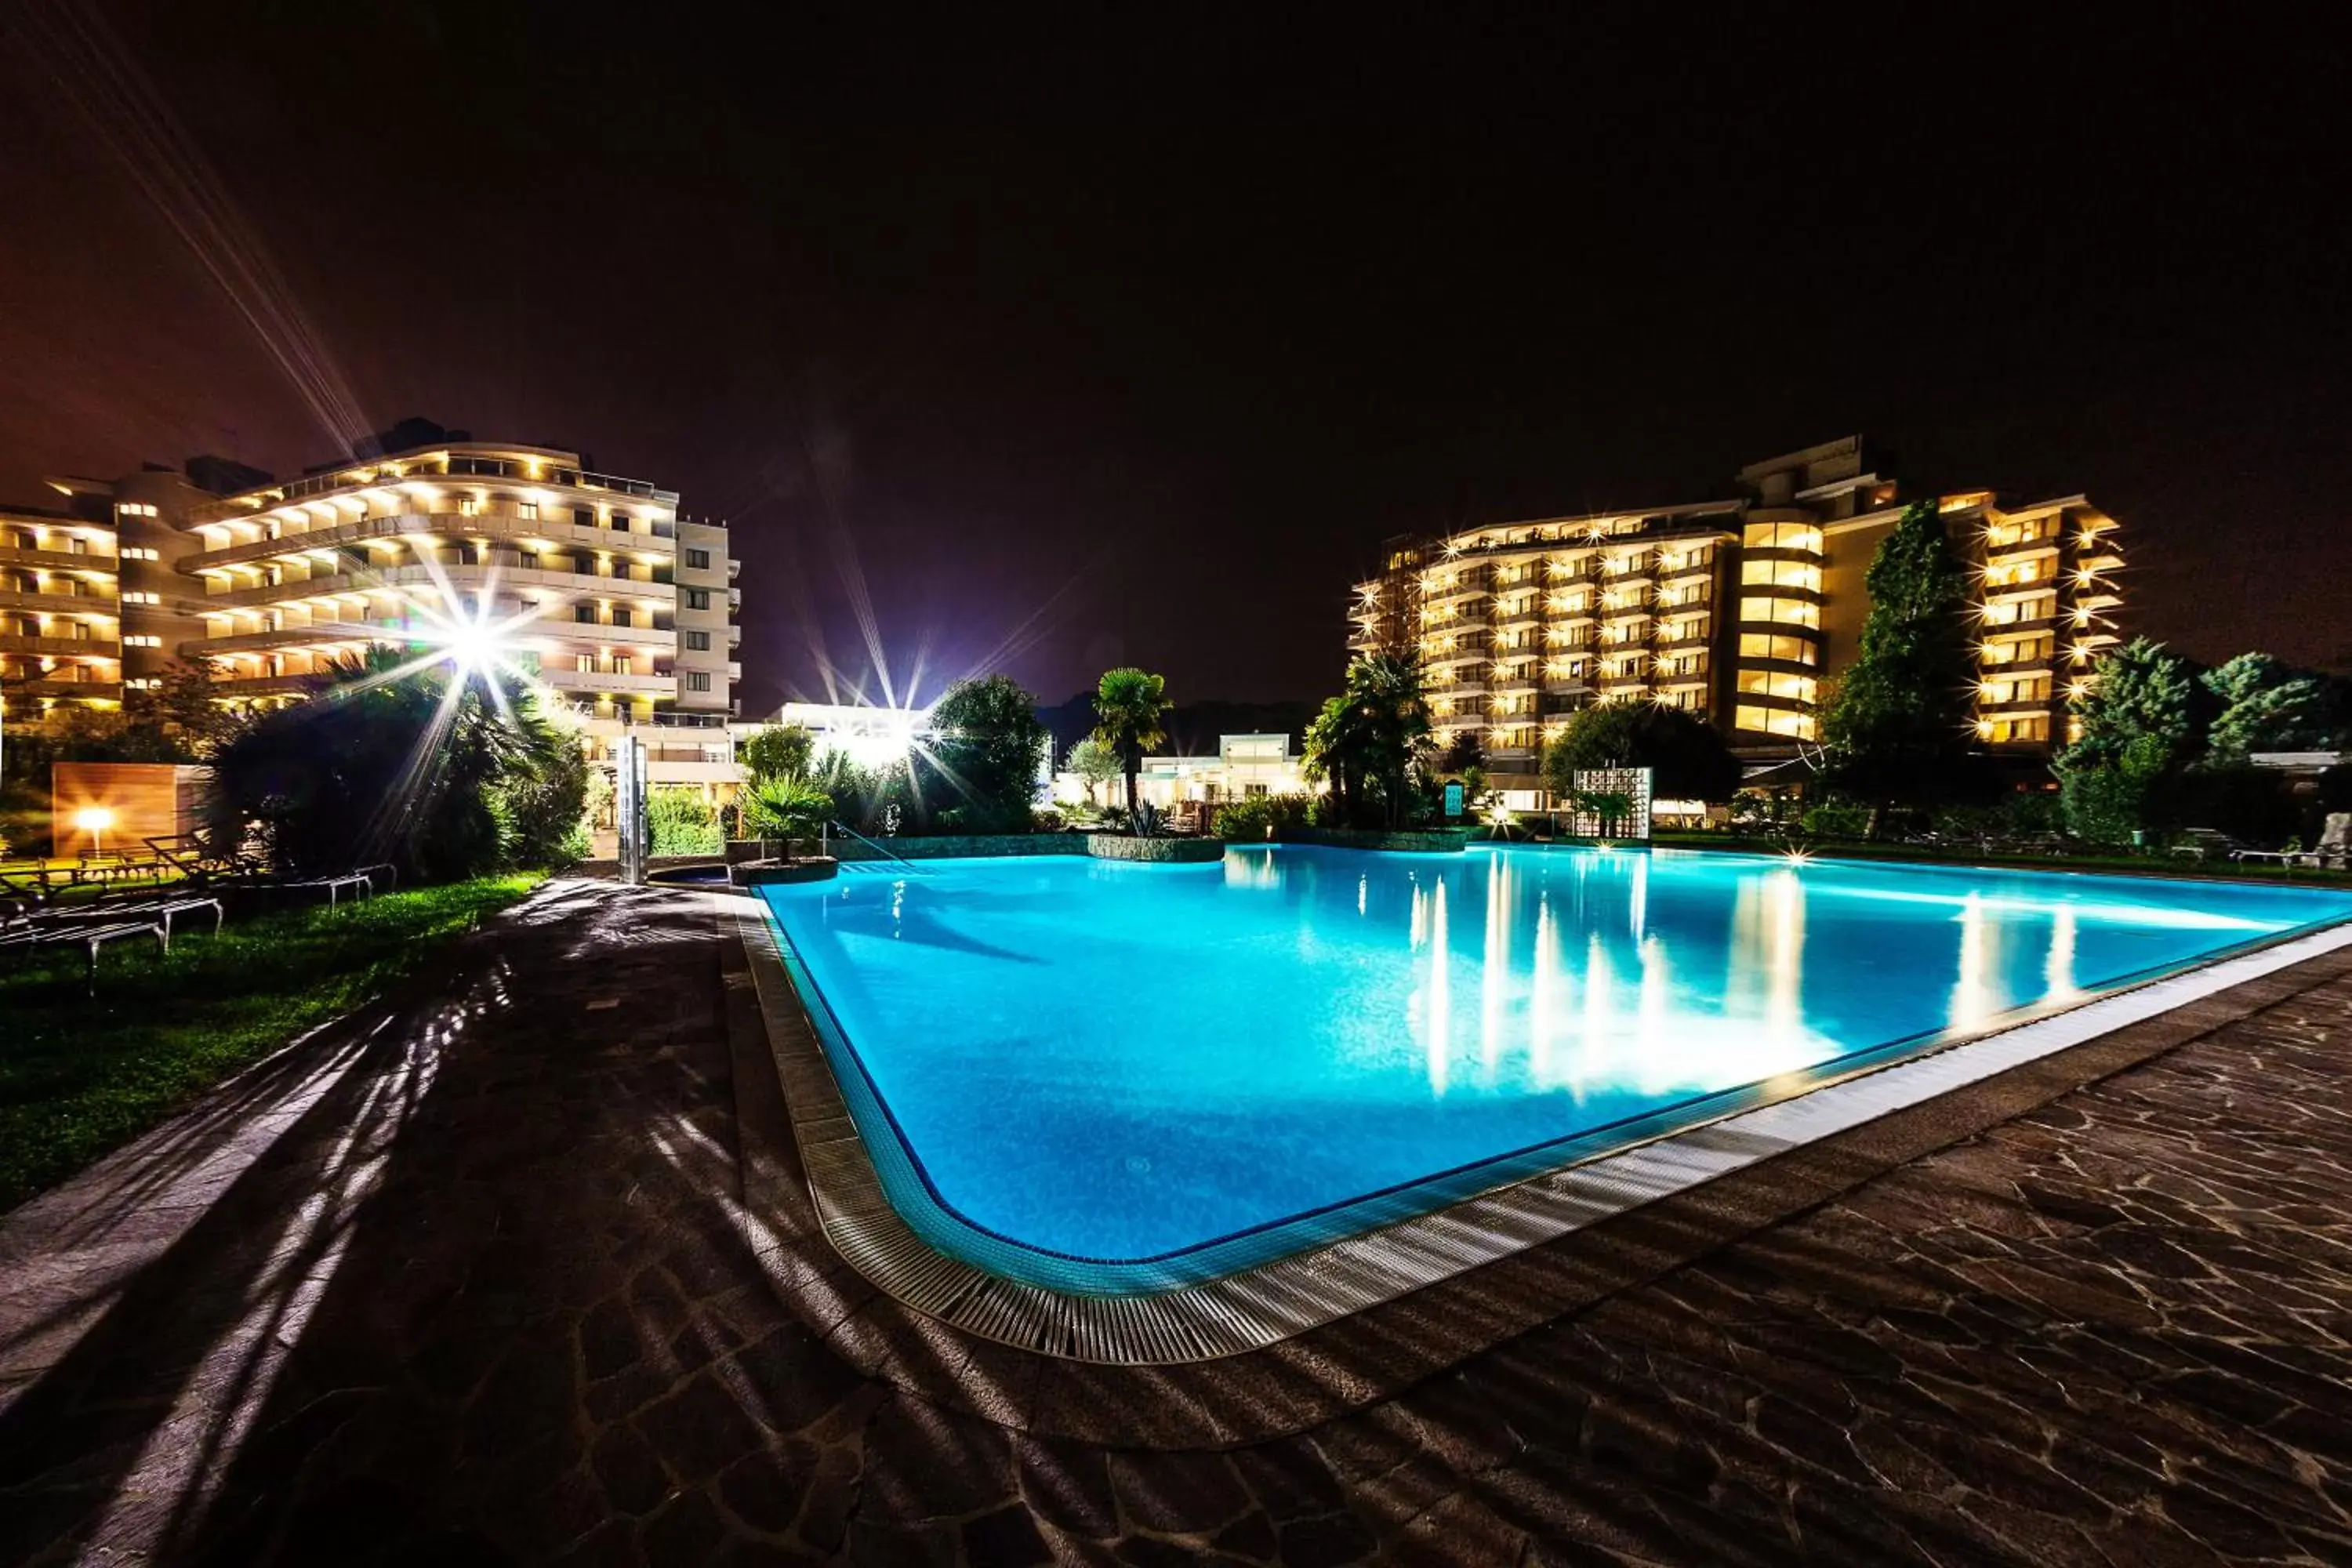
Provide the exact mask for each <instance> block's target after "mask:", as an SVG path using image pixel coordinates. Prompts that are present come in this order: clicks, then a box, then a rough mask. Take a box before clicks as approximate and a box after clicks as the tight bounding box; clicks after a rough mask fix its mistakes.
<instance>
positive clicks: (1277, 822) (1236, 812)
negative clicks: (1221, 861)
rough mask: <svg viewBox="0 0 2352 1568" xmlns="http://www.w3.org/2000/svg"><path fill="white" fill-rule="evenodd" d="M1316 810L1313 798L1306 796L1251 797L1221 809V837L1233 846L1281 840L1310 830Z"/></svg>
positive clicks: (1217, 819)
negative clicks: (1303, 829) (1288, 834)
mask: <svg viewBox="0 0 2352 1568" xmlns="http://www.w3.org/2000/svg"><path fill="white" fill-rule="evenodd" d="M1312 807H1313V801H1312V799H1311V797H1309V796H1307V795H1248V796H1245V797H1244V798H1243V799H1240V800H1236V801H1233V802H1230V803H1229V804H1227V805H1221V806H1219V807H1218V808H1217V816H1216V830H1217V837H1220V838H1222V839H1224V840H1225V841H1226V842H1227V843H1229V844H1248V843H1255V842H1257V841H1259V840H1261V839H1267V838H1279V837H1282V835H1283V834H1285V833H1286V832H1288V831H1290V830H1291V829H1292V828H1297V827H1304V826H1307V819H1308V817H1309V816H1310V815H1311V812H1312Z"/></svg>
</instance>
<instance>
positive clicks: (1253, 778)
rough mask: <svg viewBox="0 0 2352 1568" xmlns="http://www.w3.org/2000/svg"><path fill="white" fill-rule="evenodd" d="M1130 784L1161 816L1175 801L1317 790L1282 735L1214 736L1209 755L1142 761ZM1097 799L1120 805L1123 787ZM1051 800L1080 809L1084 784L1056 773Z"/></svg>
mask: <svg viewBox="0 0 2352 1568" xmlns="http://www.w3.org/2000/svg"><path fill="white" fill-rule="evenodd" d="M1135 783H1136V793H1137V795H1139V797H1140V798H1142V799H1144V800H1147V801H1150V803H1151V804H1152V805H1154V806H1157V807H1158V808H1160V810H1162V811H1165V810H1167V809H1168V808H1169V807H1171V806H1173V805H1176V804H1177V803H1178V802H1180V801H1188V800H1191V801H1199V802H1201V803H1202V804H1203V805H1217V804H1219V803H1221V802H1223V801H1229V800H1240V799H1242V798H1244V796H1248V795H1298V794H1304V793H1307V792H1308V791H1310V790H1311V789H1313V788H1316V787H1318V786H1314V785H1310V784H1308V783H1307V780H1306V778H1305V776H1304V775H1303V774H1301V773H1300V772H1299V763H1298V759H1297V757H1295V756H1293V755H1292V754H1291V752H1290V737H1289V736H1288V735H1286V734H1271V735H1220V736H1218V737H1217V750H1216V753H1215V754H1214V755H1213V756H1197V757H1146V758H1144V759H1143V771H1142V772H1141V773H1139V774H1138V775H1137V778H1136V781H1135ZM1053 795H1054V800H1055V804H1057V805H1083V804H1085V802H1086V798H1087V781H1086V780H1085V779H1083V778H1081V777H1079V776H1078V775H1077V774H1076V773H1068V772H1063V773H1055V775H1054V788H1053ZM1098 795H1099V799H1098V800H1097V804H1098V805H1124V804H1126V802H1125V798H1124V794H1123V787H1122V786H1121V785H1120V784H1117V783H1113V784H1110V785H1108V787H1107V788H1105V789H1104V790H1102V791H1100V792H1098Z"/></svg>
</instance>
